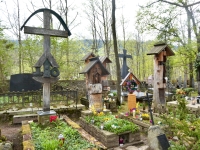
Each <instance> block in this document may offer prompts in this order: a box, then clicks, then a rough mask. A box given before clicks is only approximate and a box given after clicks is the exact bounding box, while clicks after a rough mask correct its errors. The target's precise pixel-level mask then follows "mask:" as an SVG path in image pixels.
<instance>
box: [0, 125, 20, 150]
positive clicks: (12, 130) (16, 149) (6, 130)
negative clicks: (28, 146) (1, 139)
mask: <svg viewBox="0 0 200 150" xmlns="http://www.w3.org/2000/svg"><path fill="white" fill-rule="evenodd" d="M0 129H1V135H4V136H6V137H7V140H8V141H11V142H12V143H13V150H22V149H23V147H22V135H21V124H16V125H14V124H12V123H10V122H3V123H2V122H1V123H0Z"/></svg>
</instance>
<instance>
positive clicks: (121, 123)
mask: <svg viewBox="0 0 200 150" xmlns="http://www.w3.org/2000/svg"><path fill="white" fill-rule="evenodd" d="M92 111H93V114H92V115H89V116H86V117H85V120H86V121H87V122H88V123H91V124H94V125H95V126H96V127H98V128H101V129H103V130H106V131H109V132H113V133H116V134H119V133H123V132H126V131H130V132H132V133H135V132H137V131H139V127H138V126H137V125H135V124H134V123H132V122H129V121H128V120H125V119H120V118H117V116H115V115H111V114H104V113H103V112H96V110H94V109H92Z"/></svg>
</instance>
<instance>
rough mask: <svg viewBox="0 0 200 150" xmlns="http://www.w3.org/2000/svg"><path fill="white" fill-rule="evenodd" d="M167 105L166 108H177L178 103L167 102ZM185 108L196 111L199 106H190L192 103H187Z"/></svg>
mask: <svg viewBox="0 0 200 150" xmlns="http://www.w3.org/2000/svg"><path fill="white" fill-rule="evenodd" d="M167 105H168V106H178V102H177V101H171V102H167ZM186 107H187V108H188V109H190V110H198V109H199V108H200V104H195V105H192V101H187V105H186Z"/></svg>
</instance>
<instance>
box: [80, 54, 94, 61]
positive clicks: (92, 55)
mask: <svg viewBox="0 0 200 150" xmlns="http://www.w3.org/2000/svg"><path fill="white" fill-rule="evenodd" d="M90 56H91V57H96V56H95V55H94V54H93V52H89V53H87V54H86V55H85V56H84V57H83V58H82V59H81V60H82V61H86V60H87V59H88V58H89V57H90Z"/></svg>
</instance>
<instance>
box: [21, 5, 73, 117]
mask: <svg viewBox="0 0 200 150" xmlns="http://www.w3.org/2000/svg"><path fill="white" fill-rule="evenodd" d="M39 12H43V26H44V27H43V28H35V27H28V26H25V25H26V23H27V22H28V20H29V19H30V18H31V17H32V16H33V15H35V14H37V13H39ZM51 14H53V15H54V16H56V17H57V18H58V20H59V21H60V23H61V24H62V25H63V27H64V29H65V31H61V30H52V29H50V17H51V16H50V15H51ZM23 28H24V33H27V34H36V35H43V37H44V42H43V49H44V53H43V55H42V56H41V57H40V59H39V60H38V62H37V63H36V64H35V66H34V67H35V68H36V72H35V73H33V74H34V76H35V77H34V79H35V80H36V81H38V82H40V83H43V112H39V113H40V114H39V113H38V114H39V115H48V114H55V112H54V111H50V83H54V82H57V81H58V80H59V77H58V76H59V75H60V72H59V70H58V67H59V66H58V64H57V62H56V60H55V59H54V57H53V56H52V55H51V52H50V47H51V40H50V36H55V37H64V38H67V37H68V36H70V35H71V33H70V31H69V29H68V28H67V26H66V24H65V22H64V21H63V19H62V18H61V17H60V16H59V15H58V14H57V13H56V12H55V11H53V10H50V9H47V8H43V9H39V10H37V11H35V12H34V13H33V14H31V15H30V16H29V18H28V19H27V20H26V21H25V23H24V25H23V26H22V27H21V30H22V29H23ZM42 65H43V72H41V70H40V69H41V66H42Z"/></svg>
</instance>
